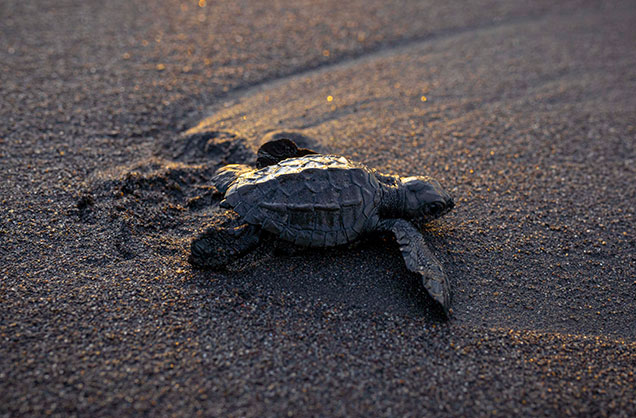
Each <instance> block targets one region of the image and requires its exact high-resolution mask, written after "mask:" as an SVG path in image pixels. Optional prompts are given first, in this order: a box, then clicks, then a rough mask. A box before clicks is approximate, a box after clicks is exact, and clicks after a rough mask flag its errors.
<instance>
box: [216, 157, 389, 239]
mask: <svg viewBox="0 0 636 418" xmlns="http://www.w3.org/2000/svg"><path fill="white" fill-rule="evenodd" d="M381 197H382V190H381V185H380V183H379V182H378V180H377V178H376V177H375V175H374V174H373V173H372V172H371V171H370V170H369V169H367V168H366V167H364V166H362V165H359V164H354V163H352V162H350V161H349V160H347V159H346V158H344V157H342V156H336V155H307V156H304V157H299V158H289V159H286V160H283V161H281V162H280V163H278V164H276V165H272V166H268V167H265V168H262V169H260V170H256V171H252V172H248V173H245V174H243V175H241V176H240V177H239V178H238V179H237V180H236V181H235V182H234V183H233V184H232V185H231V186H230V188H229V189H228V191H227V193H226V194H225V200H226V203H227V204H229V205H230V206H231V207H232V208H233V209H234V210H235V211H236V212H237V213H238V214H239V215H240V216H241V217H242V218H243V219H244V220H245V221H246V222H247V223H250V224H254V225H260V226H261V227H262V228H263V229H264V230H266V231H268V232H271V233H272V234H275V235H277V236H278V237H280V238H282V239H284V240H286V241H290V242H293V243H295V244H297V245H302V246H309V247H330V246H334V245H340V244H344V243H347V242H351V241H353V240H354V239H356V238H357V237H358V236H359V235H360V234H361V233H363V232H365V231H369V230H372V229H375V227H376V226H377V224H378V222H379V216H378V207H379V204H380V199H381Z"/></svg>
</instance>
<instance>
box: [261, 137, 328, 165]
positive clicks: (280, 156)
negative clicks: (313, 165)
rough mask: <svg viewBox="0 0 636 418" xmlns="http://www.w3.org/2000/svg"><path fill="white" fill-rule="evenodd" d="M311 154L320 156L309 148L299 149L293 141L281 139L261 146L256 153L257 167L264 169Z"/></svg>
mask: <svg viewBox="0 0 636 418" xmlns="http://www.w3.org/2000/svg"><path fill="white" fill-rule="evenodd" d="M309 154H318V153H317V152H316V151H312V150H310V149H307V148H298V145H296V143H295V142H294V141H292V140H291V139H287V138H280V139H275V140H273V141H269V142H266V143H264V144H263V145H261V147H260V148H259V149H258V152H257V153H256V167H257V168H263V167H267V166H270V165H274V164H278V163H279V162H281V161H283V160H286V159H288V158H296V157H303V156H305V155H309Z"/></svg>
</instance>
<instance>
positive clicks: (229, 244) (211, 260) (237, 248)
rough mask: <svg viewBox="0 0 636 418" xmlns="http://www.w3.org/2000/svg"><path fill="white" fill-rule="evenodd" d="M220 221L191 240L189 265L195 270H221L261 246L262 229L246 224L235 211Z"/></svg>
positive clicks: (218, 216) (219, 219)
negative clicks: (198, 268)
mask: <svg viewBox="0 0 636 418" xmlns="http://www.w3.org/2000/svg"><path fill="white" fill-rule="evenodd" d="M217 218H218V219H217V222H215V223H214V224H213V225H212V226H210V227H208V228H207V229H206V230H205V231H203V232H202V233H200V234H199V235H198V236H197V237H196V238H195V239H194V240H192V244H191V245H190V257H189V259H188V261H190V264H192V265H193V266H195V267H200V268H208V269H220V268H222V267H224V266H225V265H227V264H229V263H231V262H232V261H234V260H236V259H238V258H239V257H240V256H241V255H243V254H245V253H246V252H248V251H250V250H251V249H252V248H254V247H256V246H257V245H258V242H259V239H260V228H259V227H257V226H254V225H250V224H247V223H245V222H244V221H243V220H242V219H241V218H240V217H239V216H238V215H237V214H236V213H235V212H233V211H226V212H225V213H223V214H221V215H217Z"/></svg>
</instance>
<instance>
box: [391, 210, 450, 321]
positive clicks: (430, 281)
mask: <svg viewBox="0 0 636 418" xmlns="http://www.w3.org/2000/svg"><path fill="white" fill-rule="evenodd" d="M379 229H380V230H383V231H390V232H392V233H393V235H395V239H396V241H397V243H398V245H399V246H400V251H401V252H402V257H404V262H405V264H406V268H407V269H409V270H410V271H412V272H414V273H417V274H419V275H420V277H421V278H422V284H423V285H424V288H425V289H426V290H427V291H428V293H429V295H431V297H432V298H433V299H435V301H437V302H438V303H439V304H440V305H441V306H442V308H443V309H444V313H446V316H449V315H450V286H449V284H448V279H447V278H446V274H445V273H444V270H443V269H442V265H441V263H440V262H439V261H437V259H436V258H435V256H434V255H433V253H432V252H431V250H430V249H429V248H428V246H427V245H426V243H425V242H424V237H422V234H420V233H419V231H418V230H417V229H415V227H414V226H413V224H411V223H410V222H408V221H405V220H404V219H386V220H383V221H381V222H380V225H379Z"/></svg>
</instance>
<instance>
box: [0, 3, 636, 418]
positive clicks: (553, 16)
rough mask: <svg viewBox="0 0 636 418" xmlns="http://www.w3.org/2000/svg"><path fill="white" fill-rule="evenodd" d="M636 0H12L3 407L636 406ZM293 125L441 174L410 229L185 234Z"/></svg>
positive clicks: (385, 411) (395, 411)
mask: <svg viewBox="0 0 636 418" xmlns="http://www.w3.org/2000/svg"><path fill="white" fill-rule="evenodd" d="M635 41H636V6H634V3H633V2H629V1H617V2H595V1H563V2H558V3H557V4H554V2H548V1H537V2H531V3H527V2H515V3H512V2H505V1H474V2H469V3H464V2H456V1H449V2H431V1H403V2H383V1H375V0H372V1H350V2H335V1H293V2H292V1H267V2H265V1H263V2H248V1H235V2H210V1H207V2H205V1H200V2H197V1H176V0H160V1H155V2H142V1H136V0H133V1H120V0H115V1H110V2H96V1H84V2H78V1H65V0H61V1H20V2H18V1H11V0H5V1H3V2H1V3H0V176H1V181H0V193H1V194H0V202H1V205H2V206H1V207H2V210H1V211H0V342H1V344H0V415H1V416H20V415H51V414H53V415H63V416H69V415H83V416H94V415H109V416H110V415H122V414H124V415H132V414H136V413H145V414H148V415H152V416H155V415H161V416H163V415H179V416H183V415H186V416H188V415H194V414H197V413H198V414H202V415H206V416H214V415H221V416H281V415H300V416H311V415H321V416H325V415H327V416H332V415H333V416H345V415H346V416H351V415H354V416H355V415H365V416H369V415H372V416H375V415H381V416H422V415H438V414H443V415H487V414H488V415H503V416H510V415H513V414H515V415H517V414H522V415H584V416H599V415H615V416H630V415H631V416H633V415H634V414H635V413H636V397H635V396H634V393H636V377H635V375H634V373H635V372H634V370H636V325H635V324H636V257H635V254H636V248H635V238H634V237H635V236H636V227H635V225H636V224H635V218H634V216H635V212H636V182H635V181H634V179H636V152H635V142H636V141H635V140H636V94H635V93H636V70H635V68H636V49H635V48H634V45H635V44H636V42H635ZM281 133H292V134H300V135H303V136H304V137H305V138H307V139H306V141H307V145H310V146H312V147H315V148H317V149H319V150H321V151H325V152H334V153H341V154H345V155H347V156H350V157H351V158H352V159H355V160H359V161H362V162H364V163H366V164H367V165H369V166H370V167H373V168H377V169H380V170H383V171H387V172H391V173H396V174H402V175H414V174H429V175H432V176H433V177H436V178H438V179H439V180H440V182H441V183H442V184H444V185H445V186H446V187H447V189H449V190H450V191H451V194H452V195H453V196H454V197H455V201H456V202H457V206H456V208H455V210H454V211H453V212H451V213H450V214H449V215H447V216H446V217H444V218H443V219H441V220H439V221H436V222H434V223H433V224H431V225H430V226H429V227H428V228H427V229H425V230H424V231H423V233H424V235H425V237H426V238H427V240H428V242H429V243H430V246H431V248H432V249H433V251H434V252H435V254H436V255H437V256H438V257H439V259H440V260H441V261H442V263H443V264H444V267H445V269H446V272H447V274H448V276H449V279H450V283H451V286H452V289H453V310H454V316H453V318H452V320H450V321H444V320H443V319H442V318H441V317H440V315H439V312H437V311H436V309H435V307H434V306H432V303H431V301H430V299H429V298H428V297H427V296H426V295H425V294H424V293H423V292H422V290H421V289H420V287H419V284H418V283H417V280H416V279H414V278H413V277H412V276H410V275H409V273H408V271H407V270H406V268H405V267H404V266H403V261H402V259H401V257H400V255H399V251H398V249H397V246H396V245H395V243H394V242H393V241H392V240H391V239H390V238H389V237H383V236H373V237H369V238H367V239H366V240H363V241H361V242H360V243H358V244H356V245H353V246H350V247H347V248H336V249H331V250H326V251H308V252H300V253H298V254H293V255H289V254H286V255H285V254H282V255H281V254H272V250H271V249H270V248H268V246H263V247H261V248H260V249H259V250H258V251H256V252H255V253H254V254H252V255H250V256H248V257H246V259H244V260H242V261H241V262H239V263H236V264H235V265H233V266H231V267H230V269H229V270H228V271H227V272H225V273H213V272H202V271H197V270H193V269H192V268H191V267H190V265H189V264H188V263H187V260H186V259H187V253H188V245H189V242H190V240H191V239H192V237H193V236H194V234H196V233H197V231H199V230H200V229H201V228H203V227H204V226H205V223H206V222H207V220H208V219H209V217H210V215H211V214H212V213H213V212H214V210H215V205H216V204H217V203H218V197H215V196H214V194H213V190H212V189H211V188H210V187H209V184H208V182H207V180H208V179H209V177H210V175H211V174H212V173H214V171H215V170H216V169H217V168H218V167H219V166H221V165H223V164H225V163H227V162H240V161H249V160H250V159H251V158H252V157H253V152H254V150H256V149H257V147H258V146H259V145H260V144H261V143H262V142H263V141H264V140H267V139H268V138H272V137H274V136H275V135H278V134H281Z"/></svg>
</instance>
